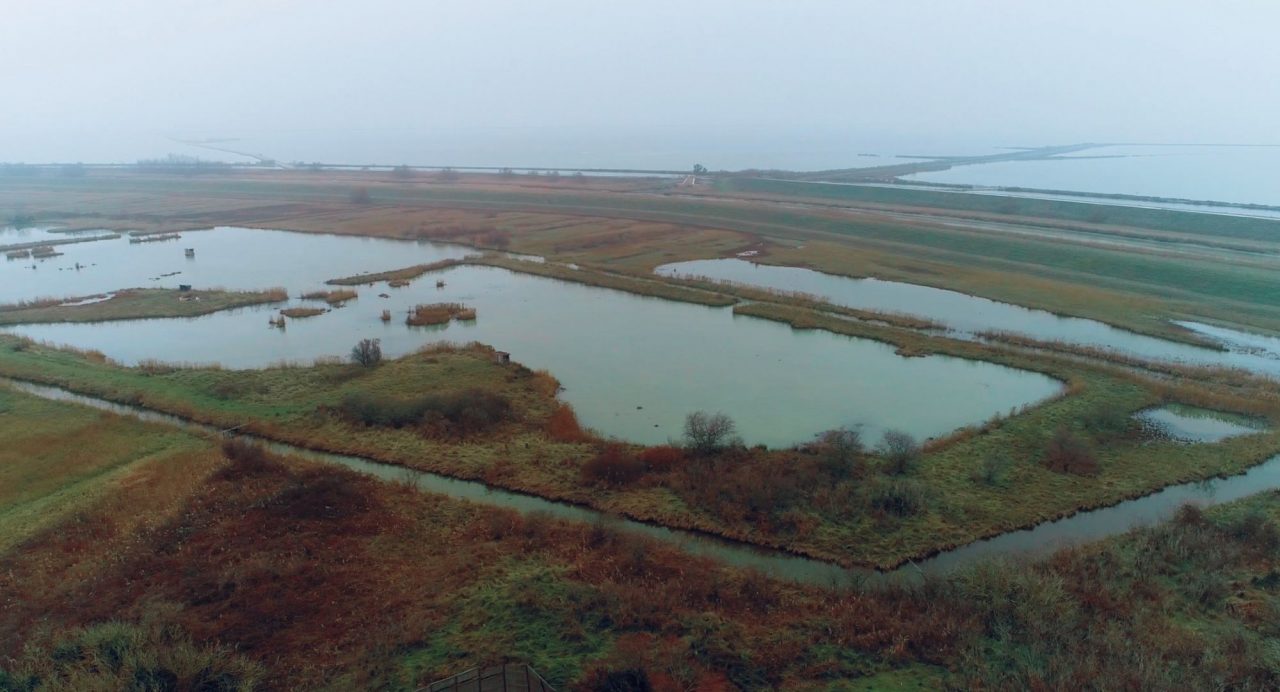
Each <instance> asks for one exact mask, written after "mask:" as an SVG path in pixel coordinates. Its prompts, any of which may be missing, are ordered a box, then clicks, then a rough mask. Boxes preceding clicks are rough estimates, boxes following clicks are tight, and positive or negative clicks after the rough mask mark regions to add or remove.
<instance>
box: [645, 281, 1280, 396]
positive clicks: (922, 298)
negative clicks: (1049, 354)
mask: <svg viewBox="0 0 1280 692" xmlns="http://www.w3.org/2000/svg"><path fill="white" fill-rule="evenodd" d="M656 271H657V272H658V273H659V274H663V275H667V276H705V277H709V278H712V279H723V280H728V281H736V282H740V283H744V284H750V285H753V286H763V287H768V288H774V289H779V290H784V291H801V292H804V293H812V294H816V295H819V296H823V297H824V298H825V299H827V300H828V301H830V302H833V303H836V304H838V305H846V306H849V307H855V308H865V309H874V310H884V311H889V312H902V313H908V314H911V315H919V316H921V317H927V318H929V319H931V320H934V321H936V322H939V323H941V324H945V325H947V326H948V327H949V328H951V329H953V330H956V332H957V335H958V336H962V337H965V336H971V335H972V334H974V333H976V332H981V331H992V330H994V331H1008V332H1015V333H1018V334H1023V335H1026V336H1029V337H1032V338H1035V339H1040V340H1045V341H1053V340H1061V341H1066V342H1069V343H1073V344H1081V345H1085V346H1096V347H1102V348H1110V349H1115V350H1117V351H1122V352H1124V353H1128V354H1132V355H1135V356H1139V357H1141V358H1146V359H1154V360H1167V361H1178V362H1184V363H1191V364H1197V365H1215V366H1225V367H1235V368H1244V369H1247V370H1251V371H1254V372H1259V373H1268V374H1272V375H1280V339H1272V338H1269V337H1260V336H1255V335H1249V334H1244V333H1243V332H1236V331H1234V330H1229V329H1223V328H1219V327H1209V326H1208V325H1198V324H1195V323H1183V326H1185V327H1187V328H1188V329H1192V330H1193V331H1199V332H1201V333H1203V334H1204V335H1205V336H1209V337H1211V338H1214V339H1219V340H1222V341H1223V343H1224V345H1226V346H1227V347H1228V349H1229V350H1228V351H1225V352H1221V351H1213V350H1210V349H1205V348H1199V347H1196V346H1191V345H1188V344H1181V343H1177V342H1173V341H1167V340H1164V339H1157V338H1155V337H1150V336H1144V335H1141V334H1136V333H1134V332H1130V331H1127V330H1124V329H1119V328H1116V327H1112V326H1110V325H1108V324H1104V323H1102V322H1097V321H1095V320H1087V319H1082V318H1078V317H1060V316H1058V315H1055V314H1053V313H1051V312H1047V311H1044V310H1033V309H1030V308H1024V307H1021V306H1018V305H1012V304H1009V303H1001V302H997V301H994V300H989V299H987V298H979V297H976V296H971V295H967V294H964V293H960V292H957V291H948V290H945V289H940V288H932V287H930V286H920V285H916V284H908V283H901V282H897V281H882V280H880V279H853V278H849V277H845V276H835V275H832V274H823V273H821V272H817V271H813V270H812V269H802V268H799V267H779V266H772V265H765V264H753V263H751V262H747V261H744V260H739V259H717V260H695V261H692V262H678V263H675V264H667V265H663V266H661V267H658V268H657V270H656Z"/></svg>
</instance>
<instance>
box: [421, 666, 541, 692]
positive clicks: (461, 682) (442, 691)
mask: <svg viewBox="0 0 1280 692" xmlns="http://www.w3.org/2000/svg"><path fill="white" fill-rule="evenodd" d="M418 692H555V688H553V687H552V686H551V685H549V684H547V681H546V680H543V679H542V676H541V675H538V673H537V672H536V671H534V669H532V668H530V667H529V666H527V665H525V664H523V663H508V664H506V665H504V666H488V667H486V668H472V669H471V670H466V671H463V672H461V673H458V674H457V675H454V676H451V677H447V678H445V679H444V680H439V681H437V682H433V683H431V684H430V685H428V686H427V687H422V688H419V690H418Z"/></svg>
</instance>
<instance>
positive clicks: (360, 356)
mask: <svg viewBox="0 0 1280 692" xmlns="http://www.w3.org/2000/svg"><path fill="white" fill-rule="evenodd" d="M351 362H352V363H355V364H357V365H363V366H364V367H366V368H372V367H374V366H375V365H377V364H378V363H381V362H382V339H361V340H360V342H359V343H357V344H356V345H355V346H353V347H352V348H351Z"/></svg>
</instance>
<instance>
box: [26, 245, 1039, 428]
mask: <svg viewBox="0 0 1280 692" xmlns="http://www.w3.org/2000/svg"><path fill="white" fill-rule="evenodd" d="M259 235H261V236H262V238H263V243H262V244H261V245H260V244H259V243H258V241H257V237H258V236H259ZM188 240H189V241H190V242H188ZM201 241H203V245H196V243H198V242H201ZM293 243H305V244H307V250H306V257H307V262H306V263H301V262H282V264H283V267H282V269H281V271H274V270H272V269H271V264H272V263H274V262H278V261H280V258H281V257H286V256H291V255H293V254H299V253H300V252H301V250H300V247H299V246H294V245H292V244H293ZM156 246H160V247H156ZM187 246H193V247H195V248H196V256H195V258H194V259H185V258H184V257H182V256H181V254H180V250H181V249H182V248H183V247H187ZM118 248H119V246H111V249H112V250H113V251H115V250H117V249H118ZM134 250H141V251H142V253H141V255H140V256H139V257H138V259H137V261H136V262H135V261H133V260H134V257H133V256H132V255H130V254H128V253H129V252H130V251H134ZM397 251H398V252H397ZM462 254H464V252H463V250H462V249H461V248H457V247H448V246H435V245H427V244H419V243H413V242H404V241H388V240H369V239H363V238H349V237H342V236H311V235H306V236H304V235H301V234H291V233H281V232H270V231H249V230H244V229H229V228H226V229H216V230H213V231H204V232H200V233H190V234H186V235H185V237H184V239H183V241H182V243H181V244H167V243H155V244H148V245H141V246H137V245H135V246H132V247H125V248H124V249H123V251H122V252H119V253H118V254H115V253H101V254H96V255H90V254H89V253H86V257H85V258H82V259H81V260H80V261H81V262H83V261H84V259H87V258H88V257H89V256H93V257H96V258H97V262H96V263H95V264H94V266H91V267H90V268H89V270H85V271H81V272H74V271H72V272H71V273H70V275H69V278H70V279H71V281H69V282H68V281H62V279H63V278H64V275H66V272H65V271H64V272H61V273H55V272H56V270H57V268H55V266H52V265H51V266H41V267H40V268H39V269H38V270H34V271H32V270H28V271H29V272H31V274H33V275H37V274H38V278H39V279H40V280H39V281H34V282H30V283H26V284H23V285H22V287H21V289H20V290H22V291H25V292H26V293H27V294H28V295H32V296H37V295H49V294H50V293H56V292H58V291H59V290H65V291H66V292H68V293H71V294H85V293H92V292H95V291H103V290H110V289H108V288H107V286H109V285H110V286H113V287H117V288H118V287H120V286H128V285H137V284H142V283H145V282H146V277H145V275H146V274H148V273H152V272H158V273H159V274H164V273H167V272H166V270H167V271H173V270H172V269H170V267H173V266H175V265H176V266H178V267H180V268H181V271H182V272H183V273H182V274H181V275H178V276H173V277H167V278H166V279H164V281H173V282H176V281H178V280H181V281H182V282H183V283H186V282H188V281H197V280H199V281H200V283H199V284H197V285H206V284H208V285H222V286H228V287H235V288H244V287H250V286H254V285H259V286H260V285H262V283H263V282H265V283H268V284H270V285H277V284H283V285H284V286H285V287H286V289H288V291H289V292H290V294H291V295H294V296H298V295H300V294H301V293H302V292H304V291H308V290H311V289H312V288H314V287H317V286H321V285H322V284H323V282H324V281H325V280H327V279H331V278H337V277H342V276H348V275H351V274H354V273H358V272H361V271H372V270H385V269H390V268H394V267H396V266H404V265H406V264H410V263H413V262H415V261H422V262H427V261H435V260H439V259H445V258H448V257H457V256H461V255H462ZM239 257H246V258H247V259H246V260H245V262H244V264H243V265H241V264H240V263H239V262H238V259H237V258H239ZM393 257H394V259H393ZM265 258H270V259H271V261H270V262H268V261H266V260H265ZM58 268H61V267H58ZM51 269H52V270H54V271H49V270H51ZM63 269H65V268H63ZM2 276H3V277H4V278H5V279H6V281H9V280H10V277H14V276H15V272H13V271H8V272H6V273H5V274H3V275H2ZM197 277H198V279H197ZM437 279H438V280H440V281H443V282H444V286H442V287H438V286H437ZM68 284H69V285H71V286H74V288H66V289H63V287H64V286H67V285H68ZM7 285H8V284H6V286H7ZM356 290H357V293H358V298H356V299H353V300H349V301H347V302H345V303H342V304H341V305H340V306H333V307H330V306H329V305H327V304H326V303H324V302H323V301H306V300H297V301H294V304H296V305H299V306H301V305H308V306H311V307H315V308H317V309H327V310H329V312H325V313H322V314H318V315H316V316H313V317H309V318H307V319H305V320H301V319H299V320H294V319H289V320H288V321H287V322H286V327H285V328H284V329H270V328H269V327H268V320H269V319H272V318H274V317H275V316H276V314H277V313H276V307H275V306H273V307H262V308H248V309H241V310H235V311H225V312H220V313H218V314H214V315H209V316H206V317H200V318H195V319H183V320H147V321H124V322H114V323H102V324H48V325H22V326H17V327H14V328H13V331H15V332H17V333H19V334H23V335H25V336H29V337H31V338H34V339H37V340H47V341H50V342H52V343H60V344H70V345H74V346H77V347H81V348H90V349H95V350H98V351H101V352H103V353H105V354H106V355H107V356H109V357H111V358H114V359H116V360H119V361H121V362H124V363H129V364H134V363H138V362H140V361H145V360H149V359H155V360H161V361H168V362H195V363H214V362H216V363H220V364H222V365H224V366H227V367H262V366H266V365H269V364H272V363H277V362H280V361H306V362H309V361H311V360H313V359H315V358H319V357H337V358H345V356H346V355H347V353H348V352H349V350H350V348H351V346H352V345H353V344H354V343H355V342H356V341H358V340H359V339H362V338H377V339H381V340H382V347H383V350H384V352H385V353H386V354H387V355H388V356H394V355H401V354H404V353H409V352H411V351H413V350H416V349H418V348H420V347H422V346H424V345H428V344H432V343H436V342H440V341H454V342H470V341H479V342H482V343H486V344H489V345H492V346H494V347H495V348H498V349H500V350H503V351H508V352H510V353H511V354H512V357H513V358H514V359H515V360H517V361H519V362H521V363H523V364H525V365H527V366H529V367H532V368H539V369H547V370H549V371H551V372H552V373H553V374H555V375H556V377H557V378H559V379H560V381H561V382H562V383H563V384H564V386H565V391H564V392H563V394H562V397H563V398H564V399H565V400H566V401H568V402H569V403H571V404H572V405H573V406H574V408H575V409H576V410H577V411H578V412H579V416H580V417H581V420H582V422H583V423H584V424H585V425H587V426H588V427H591V428H593V429H595V430H597V431H599V432H600V433H602V434H604V435H606V436H613V437H618V438H621V439H625V440H628V441H632V442H641V443H648V444H656V443H662V442H665V441H668V440H672V439H678V438H679V437H680V436H681V434H682V429H681V426H682V423H683V420H684V417H685V415H686V414H688V413H690V412H692V411H697V410H709V411H723V412H725V413H727V414H729V415H730V416H731V417H732V418H734V420H735V421H736V422H737V423H738V426H739V429H740V431H741V434H742V436H743V438H744V440H745V441H746V442H747V443H749V444H766V445H770V446H784V445H790V444H795V443H797V442H802V441H805V440H806V439H809V438H810V437H811V436H812V435H814V434H816V433H817V432H819V431H822V430H827V429H831V428H836V427H841V426H849V427H854V428H857V429H860V430H861V431H862V432H863V434H864V435H866V436H867V438H868V439H878V437H879V436H880V434H881V433H882V432H883V431H884V430H886V429H888V428H898V429H902V430H905V431H906V432H908V433H910V434H912V435H914V436H916V437H919V438H926V437H934V436H939V435H942V434H945V433H947V432H949V431H951V430H954V429H955V428H958V427H962V426H965V425H970V424H975V423H979V422H981V421H983V420H986V419H988V418H991V417H992V416H995V415H1004V414H1007V413H1009V411H1010V410H1013V409H1018V408H1020V407H1022V406H1025V405H1028V404H1034V403H1035V402H1038V401H1040V400H1042V399H1045V398H1047V397H1049V396H1052V395H1053V394H1054V393H1056V392H1057V391H1059V388H1060V385H1059V384H1058V383H1057V382H1056V381H1054V380H1053V379H1051V378H1048V377H1045V376H1043V375H1040V374H1035V373H1029V372H1023V371H1018V370H1014V369H1011V368H1007V367H1003V366H999V365H994V364H991V363H983V362H976V361H967V360H962V359H957V358H949V357H942V356H931V357H927V358H905V357H903V356H900V355H898V354H896V353H895V352H894V348H893V347H891V346H888V345H886V344H882V343H878V342H873V341H868V340H863V339H853V338H849V337H845V336H840V335H836V334H831V333H828V332H821V331H805V332H800V331H794V330H792V329H790V328H789V327H787V326H785V325H781V324H777V323H773V322H769V321H764V320H758V319H754V318H749V317H735V316H734V314H733V312H732V310H731V309H730V308H727V307H723V308H713V307H704V306H698V305H689V304H685V303H677V302H672V301H666V300H660V299H654V298H645V297H639V296H634V295H630V294H626V293H622V292H619V291H613V290H607V289H600V288H593V287H588V286H581V285H576V284H572V283H567V282H562V281H553V280H550V279H545V278H540V277H534V276H528V275H524V274H517V273H513V272H510V271H506V270H503V269H497V268H490V267H475V266H464V267H458V268H453V269H450V270H447V271H444V272H437V273H431V274H428V275H426V276H424V277H422V278H419V279H418V280H416V281H414V282H413V283H411V284H410V285H409V286H406V287H402V288H390V287H389V286H388V284H386V283H378V284H376V285H374V286H358V287H356ZM383 296H385V297H383ZM441 302H445V303H459V304H463V305H466V306H467V307H469V308H473V309H475V310H476V312H477V319H475V320H474V321H461V322H460V321H453V322H450V323H447V324H444V325H439V326H434V327H421V328H419V327H408V326H406V325H405V317H406V316H407V313H408V312H409V310H410V309H412V308H413V307H414V306H415V305H419V304H425V303H441ZM384 310H385V311H388V312H389V314H390V318H389V319H388V320H386V321H384V320H382V313H383V311H384ZM799 383H803V386H801V385H800V384H799ZM961 401H963V402H964V405H963V406H959V405H956V402H961Z"/></svg>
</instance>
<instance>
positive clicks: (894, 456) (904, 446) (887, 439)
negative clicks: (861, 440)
mask: <svg viewBox="0 0 1280 692" xmlns="http://www.w3.org/2000/svg"><path fill="white" fill-rule="evenodd" d="M877 451H879V452H880V454H881V455H882V456H883V457H884V459H885V461H887V462H888V471H889V473H892V474H896V475H902V474H904V473H906V472H907V471H908V470H909V469H910V468H911V467H912V466H913V465H915V463H916V462H917V461H919V460H920V455H921V454H922V453H923V452H922V451H921V449H920V444H919V443H918V442H916V438H914V437H912V436H911V435H909V434H908V433H905V432H902V431H901V430H886V431H885V433H884V439H883V440H881V441H880V446H879V447H878V448H877Z"/></svg>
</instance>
